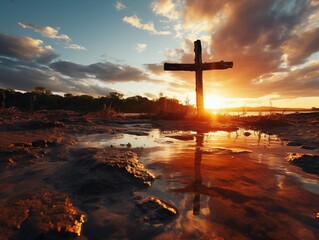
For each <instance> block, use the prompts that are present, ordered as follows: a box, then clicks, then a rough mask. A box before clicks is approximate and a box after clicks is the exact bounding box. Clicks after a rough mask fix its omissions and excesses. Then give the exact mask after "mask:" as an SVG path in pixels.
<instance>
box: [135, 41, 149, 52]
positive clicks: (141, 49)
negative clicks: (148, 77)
mask: <svg viewBox="0 0 319 240" xmlns="http://www.w3.org/2000/svg"><path fill="white" fill-rule="evenodd" d="M146 48H147V44H146V43H138V44H136V47H135V49H136V50H137V52H138V53H141V52H144V51H145V50H146Z"/></svg>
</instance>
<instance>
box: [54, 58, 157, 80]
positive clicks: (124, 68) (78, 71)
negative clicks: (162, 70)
mask: <svg viewBox="0 0 319 240" xmlns="http://www.w3.org/2000/svg"><path fill="white" fill-rule="evenodd" d="M50 67H51V68H52V69H54V70H56V71H58V72H60V73H61V74H63V75H66V76H69V77H73V78H95V79H99V80H101V81H104V82H127V81H152V80H151V79H150V78H149V77H148V76H147V75H146V74H145V73H144V72H142V71H141V70H139V69H138V68H134V67H132V66H129V65H120V64H114V63H110V62H98V63H94V64H90V65H81V64H76V63H72V62H67V61H58V62H55V63H51V64H50Z"/></svg>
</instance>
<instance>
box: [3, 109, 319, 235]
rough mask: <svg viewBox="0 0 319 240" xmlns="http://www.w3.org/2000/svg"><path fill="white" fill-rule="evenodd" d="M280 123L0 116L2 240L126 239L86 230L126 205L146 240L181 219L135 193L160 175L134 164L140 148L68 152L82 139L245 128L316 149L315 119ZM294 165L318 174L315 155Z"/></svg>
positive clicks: (171, 208)
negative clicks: (103, 213)
mask: <svg viewBox="0 0 319 240" xmlns="http://www.w3.org/2000/svg"><path fill="white" fill-rule="evenodd" d="M281 120H282V124H280V125H278V126H266V127H265V125H258V124H254V121H253V120H252V121H250V122H249V121H246V122H240V121H235V120H234V121H233V120H231V121H229V122H228V123H225V122H223V123H217V122H210V123H208V122H198V123H196V124H194V121H192V120H184V121H153V120H149V119H134V118H124V117H119V118H112V119H110V118H107V117H105V116H103V115H97V114H80V113H75V112H67V111H51V112H47V111H42V112H35V113H24V112H18V111H15V112H6V111H2V112H1V115H0V136H1V142H0V161H1V162H0V172H1V175H0V188H1V192H0V210H1V212H2V215H1V217H0V239H24V238H25V237H26V239H87V238H88V239H94V238H98V237H99V232H103V231H104V232H105V231H107V232H109V233H110V237H111V238H125V237H127V236H125V235H117V234H120V231H116V229H98V228H97V227H96V226H87V227H86V224H85V221H86V219H87V215H88V214H89V213H90V212H92V211H93V210H96V209H98V208H99V207H100V205H101V204H103V205H108V204H109V205H111V206H118V207H121V203H124V202H129V203H130V204H131V205H132V206H131V208H130V209H133V210H132V212H130V213H129V214H128V215H129V216H130V217H129V218H130V221H131V223H130V224H131V228H132V229H133V228H138V229H139V230H140V232H142V233H143V236H148V237H150V238H151V237H152V236H156V233H157V232H160V231H161V229H162V227H163V225H164V224H168V223H169V222H170V221H171V220H172V219H174V217H175V216H176V215H177V214H178V211H177V209H176V208H175V207H174V206H173V205H171V204H170V203H167V202H165V201H163V200H161V199H160V198H158V197H156V196H153V197H151V198H150V197H146V196H142V195H138V194H136V190H138V189H143V188H147V187H148V186H150V185H151V184H152V182H153V181H156V177H157V176H155V175H154V174H153V173H152V172H150V171H149V170H147V169H146V168H145V167H144V166H143V164H142V163H141V162H140V161H139V159H138V154H139V153H138V150H134V149H115V148H113V147H112V146H109V147H106V148H73V147H72V146H74V144H75V143H76V142H77V136H79V135H85V134H93V133H110V134H115V133H127V134H132V135H147V134H149V132H150V131H151V130H152V129H153V128H159V129H165V130H193V131H199V132H208V131H217V130H222V131H229V132H231V131H236V130H237V129H238V127H249V128H254V129H262V130H263V131H265V132H268V133H272V134H277V135H278V136H279V137H280V138H282V139H284V140H287V141H288V144H290V145H294V146H300V147H302V148H308V149H315V150H317V151H318V149H319V133H318V130H317V129H319V128H318V127H319V113H314V114H294V115H289V116H282V119H281ZM255 122H256V121H255ZM183 137H185V136H179V138H183ZM296 159H297V160H296ZM309 159H310V160H309ZM291 161H292V162H294V163H295V164H296V165H298V166H300V167H301V168H302V169H303V170H305V171H308V172H311V173H315V174H318V175H319V172H318V169H319V168H318V164H319V163H318V162H319V160H318V156H311V157H309V156H294V157H292V158H291ZM305 162H306V163H305ZM124 210H125V209H124ZM124 210H123V211H124ZM115 219H116V218H115ZM122 220H123V219H122ZM117 221H121V218H120V217H118V220H117ZM89 229H90V230H89ZM83 232H84V233H85V234H84V235H85V236H86V237H84V236H83V235H82V234H81V233H83ZM112 234H113V235H112ZM132 234H133V235H131V238H132V239H134V233H132ZM136 238H137V236H136Z"/></svg>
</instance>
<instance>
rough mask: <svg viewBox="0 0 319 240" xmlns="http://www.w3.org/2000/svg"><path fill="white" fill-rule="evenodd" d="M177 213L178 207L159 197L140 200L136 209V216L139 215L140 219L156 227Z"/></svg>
mask: <svg viewBox="0 0 319 240" xmlns="http://www.w3.org/2000/svg"><path fill="white" fill-rule="evenodd" d="M177 214H178V211H177V208H176V207H175V206H173V204H170V203H168V202H165V201H163V200H161V199H159V198H157V197H148V198H145V199H142V200H140V201H139V202H138V204H137V209H136V211H135V216H138V218H137V220H138V221H141V222H144V223H148V224H151V225H153V226H155V227H156V226H158V224H163V223H166V222H168V221H170V220H172V219H173V218H174V217H176V216H177Z"/></svg>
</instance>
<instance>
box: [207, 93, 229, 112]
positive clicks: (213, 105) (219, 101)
mask: <svg viewBox="0 0 319 240" xmlns="http://www.w3.org/2000/svg"><path fill="white" fill-rule="evenodd" d="M204 104H205V108H208V109H220V108H226V107H227V104H226V99H225V98H224V97H221V96H217V95H210V96H206V97H205V103H204Z"/></svg>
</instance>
